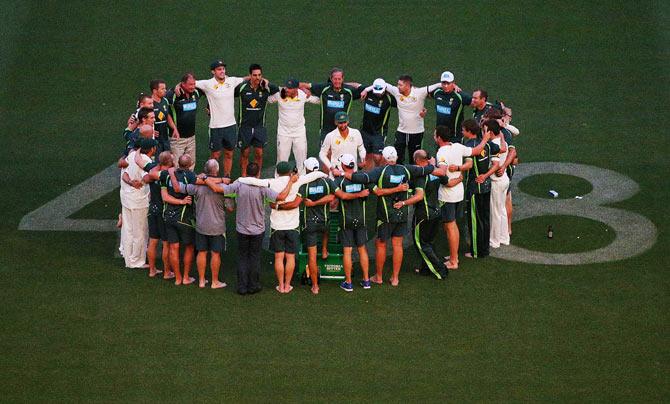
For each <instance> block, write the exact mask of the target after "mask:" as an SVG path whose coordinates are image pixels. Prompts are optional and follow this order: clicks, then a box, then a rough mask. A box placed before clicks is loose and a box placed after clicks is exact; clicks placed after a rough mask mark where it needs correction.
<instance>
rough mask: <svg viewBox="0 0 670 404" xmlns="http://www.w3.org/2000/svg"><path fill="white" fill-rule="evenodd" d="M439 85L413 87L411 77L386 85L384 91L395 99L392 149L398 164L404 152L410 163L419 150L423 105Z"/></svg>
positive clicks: (400, 162) (406, 76) (367, 90)
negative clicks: (395, 151)
mask: <svg viewBox="0 0 670 404" xmlns="http://www.w3.org/2000/svg"><path fill="white" fill-rule="evenodd" d="M439 87H440V84H439V83H437V84H432V85H430V86H426V87H414V86H413V85H412V76H409V75H406V74H404V75H402V76H400V77H399V78H398V86H397V87H396V86H394V85H391V84H389V83H386V91H388V92H389V93H390V94H391V95H392V96H394V97H395V99H396V102H397V104H398V130H397V131H396V134H395V143H394V147H395V148H396V150H397V151H398V164H402V162H403V161H404V156H405V150H407V154H408V156H409V158H408V161H412V155H413V154H414V152H415V151H417V150H418V149H420V148H421V143H422V142H423V132H424V125H423V117H424V116H426V108H424V103H425V101H426V97H428V94H429V93H431V92H433V91H435V89H437V88H439ZM370 90H372V86H370V87H368V88H366V89H365V91H364V92H363V95H362V96H366V95H367V93H368V92H369V91H370Z"/></svg>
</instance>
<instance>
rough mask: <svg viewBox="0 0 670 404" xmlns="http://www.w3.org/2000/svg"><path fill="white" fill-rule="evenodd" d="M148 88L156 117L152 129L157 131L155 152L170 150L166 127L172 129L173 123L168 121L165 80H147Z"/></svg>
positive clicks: (168, 111)
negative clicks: (156, 148) (156, 149)
mask: <svg viewBox="0 0 670 404" xmlns="http://www.w3.org/2000/svg"><path fill="white" fill-rule="evenodd" d="M149 88H150V89H151V99H152V100H153V103H154V117H156V122H155V123H154V130H155V131H156V132H157V137H156V140H158V153H156V154H160V153H162V152H164V151H166V150H168V151H169V150H170V135H169V129H168V128H172V130H173V131H174V123H173V122H169V121H168V118H169V116H170V104H169V103H168V100H167V98H165V94H166V92H167V88H166V86H165V81H164V80H160V79H159V80H151V81H150V82H149Z"/></svg>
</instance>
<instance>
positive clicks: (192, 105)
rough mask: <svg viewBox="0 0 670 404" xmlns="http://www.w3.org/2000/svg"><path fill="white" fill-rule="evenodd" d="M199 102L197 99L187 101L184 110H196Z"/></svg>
mask: <svg viewBox="0 0 670 404" xmlns="http://www.w3.org/2000/svg"><path fill="white" fill-rule="evenodd" d="M197 106H198V104H197V103H196V102H195V101H191V102H187V103H185V104H184V105H183V109H184V112H186V111H195V108H196V107H197Z"/></svg>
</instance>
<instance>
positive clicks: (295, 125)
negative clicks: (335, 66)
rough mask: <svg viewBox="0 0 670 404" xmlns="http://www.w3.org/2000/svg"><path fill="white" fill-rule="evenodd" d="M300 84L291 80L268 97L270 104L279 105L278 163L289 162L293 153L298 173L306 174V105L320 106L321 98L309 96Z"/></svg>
mask: <svg viewBox="0 0 670 404" xmlns="http://www.w3.org/2000/svg"><path fill="white" fill-rule="evenodd" d="M298 85H299V82H298V80H296V79H293V78H290V79H288V80H286V84H285V87H284V88H282V89H281V90H280V91H279V92H278V93H276V94H273V95H271V96H270V97H268V102H269V103H277V110H278V111H279V118H278V120H277V161H278V162H279V161H288V159H289V156H290V155H291V151H293V156H294V157H295V161H296V165H297V167H298V173H300V174H301V175H302V174H304V173H305V167H304V164H305V159H306V158H307V130H306V129H305V103H307V102H308V103H310V104H318V103H319V97H314V96H307V94H306V93H305V92H304V91H302V90H300V89H299V88H298Z"/></svg>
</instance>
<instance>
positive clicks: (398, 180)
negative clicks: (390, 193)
mask: <svg viewBox="0 0 670 404" xmlns="http://www.w3.org/2000/svg"><path fill="white" fill-rule="evenodd" d="M404 178H405V174H401V175H391V179H390V180H389V181H391V184H400V183H401V182H402V180H403V179H404Z"/></svg>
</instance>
